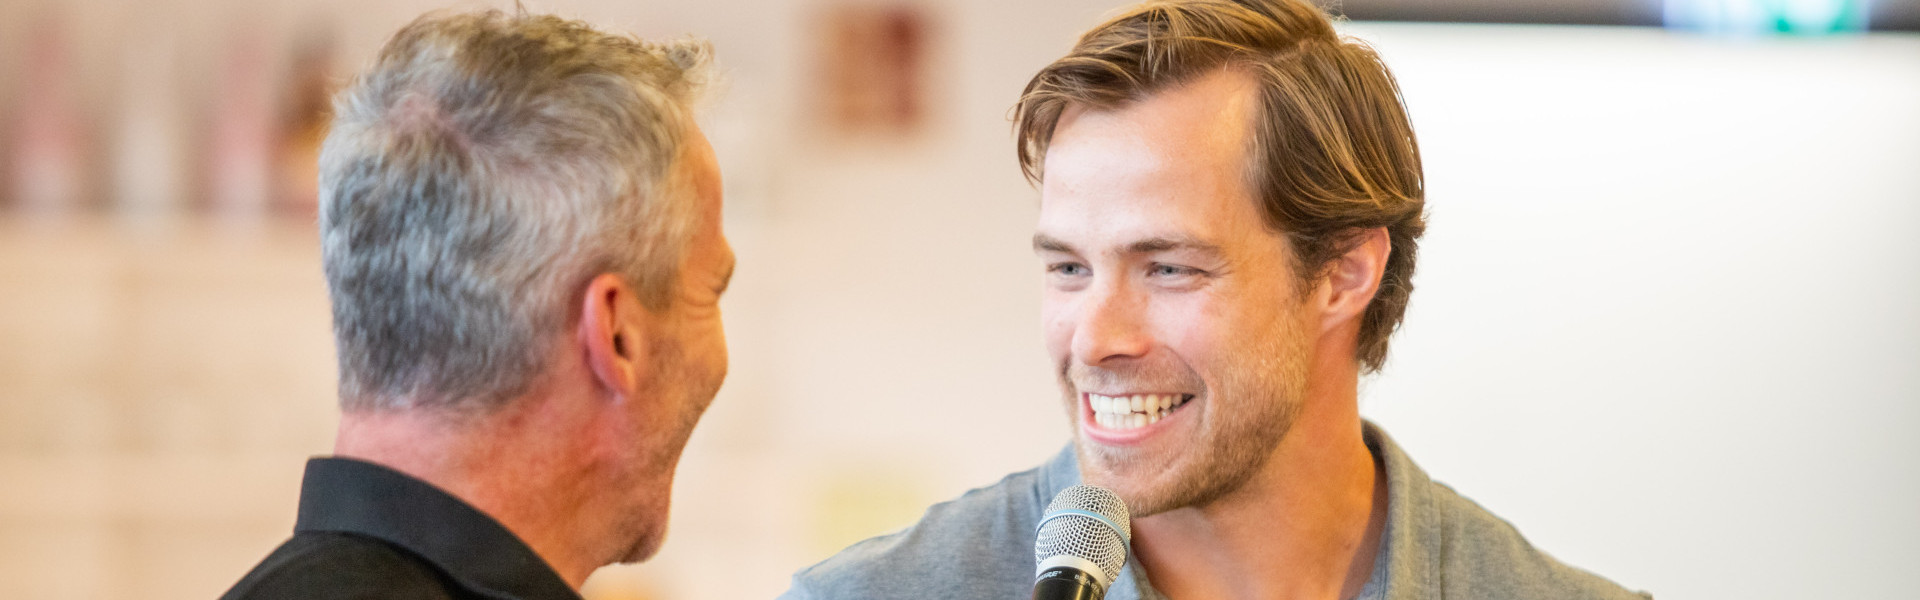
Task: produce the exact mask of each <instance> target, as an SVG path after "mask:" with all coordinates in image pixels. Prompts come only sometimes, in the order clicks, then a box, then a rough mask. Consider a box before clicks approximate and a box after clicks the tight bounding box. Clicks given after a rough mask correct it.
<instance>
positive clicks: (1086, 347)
mask: <svg viewBox="0 0 1920 600" xmlns="http://www.w3.org/2000/svg"><path fill="white" fill-rule="evenodd" d="M1086 293H1087V295H1086V296H1085V297H1084V299H1083V302H1084V304H1082V305H1081V310H1080V314H1079V321H1080V322H1079V323H1078V324H1076V326H1075V327H1074V334H1073V357H1074V360H1077V361H1080V362H1081V363H1082V364H1086V365H1094V366H1098V365H1104V364H1108V363H1110V362H1112V361H1115V360H1124V359H1130V358H1139V357H1141V356H1145V355H1146V353H1147V350H1148V348H1150V347H1151V346H1152V343H1151V340H1150V338H1149V336H1148V335H1147V327H1146V322H1145V318H1144V317H1145V308H1146V307H1145V301H1144V299H1143V298H1140V297H1138V296H1137V295H1135V294H1131V293H1129V292H1128V290H1126V289H1125V288H1124V287H1122V286H1119V285H1115V284H1114V283H1113V282H1109V283H1108V284H1106V285H1097V286H1094V287H1093V288H1092V289H1089V290H1087V292H1086Z"/></svg>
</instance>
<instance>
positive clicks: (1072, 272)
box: [1047, 263, 1087, 277]
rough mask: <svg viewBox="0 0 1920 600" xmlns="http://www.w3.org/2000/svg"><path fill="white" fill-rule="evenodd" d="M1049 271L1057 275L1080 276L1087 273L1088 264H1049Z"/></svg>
mask: <svg viewBox="0 0 1920 600" xmlns="http://www.w3.org/2000/svg"><path fill="white" fill-rule="evenodd" d="M1047 272H1049V273H1053V274H1055V275H1066V276H1069V277H1078V276H1081V275H1085V274H1087V266H1086V265H1083V264H1080V263H1054V264H1051V265H1047Z"/></svg>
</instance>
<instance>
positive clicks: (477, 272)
mask: <svg viewBox="0 0 1920 600" xmlns="http://www.w3.org/2000/svg"><path fill="white" fill-rule="evenodd" d="M710 56H711V49H710V47H709V46H708V45H707V44H706V43H704V42H700V41H695V40H683V41H676V42H670V43H653V42H646V41H642V40H639V39H636V38H633V37H630V36H619V35H610V34H606V33H602V32H599V31H595V30H594V29H593V28H591V27H589V26H587V25H586V24H584V23H580V22H577V21H567V20H563V19H560V18H557V17H552V16H544V15H528V14H526V13H524V12H520V13H517V14H512V15H508V14H505V13H502V12H499V11H487V12H473V13H436V14H428V15H427V16H423V17H421V18H420V19H418V20H416V21H414V22H413V23H412V24H409V25H407V26H406V27H405V28H403V29H401V30H400V31H399V33H396V34H394V36H393V39H391V40H389V41H388V42H387V45H386V47H384V48H382V49H381V51H380V55H379V56H378V57H377V58H375V59H374V61H373V64H372V65H371V66H370V67H368V69H367V70H366V71H365V72H363V73H361V74H360V75H359V76H358V77H356V78H355V79H354V81H353V82H352V83H351V84H350V85H349V86H348V87H347V89H345V90H343V91H342V92H341V93H340V94H339V95H338V96H337V97H336V98H335V100H334V113H335V116H334V119H333V125H332V131H331V132H330V133H329V134H328V136H327V140H326V144H325V146H324V147H323V148H322V150H321V154H320V233H321V246H322V256H323V263H324V266H325V270H326V277H327V291H328V293H329V295H330V296H331V298H332V300H333V331H334V340H335V344H336V351H337V352H338V353H339V362H340V402H341V406H342V408H343V409H345V410H348V411H354V410H366V409H405V408H414V407H423V408H446V409H453V410H456V411H460V412H474V411H479V412H485V411H489V410H491V409H494V408H498V407H500V406H502V405H504V404H505V403H506V402H507V401H508V400H511V399H513V398H515V397H518V396H519V395H521V394H523V393H525V392H526V391H527V390H528V389H529V388H530V387H531V386H533V385H534V384H535V383H536V382H537V381H538V379H539V377H540V376H541V374H542V373H543V372H544V371H545V369H546V362H547V356H548V355H549V354H550V353H551V351H552V349H553V344H554V343H556V341H557V340H559V339H561V338H562V337H563V336H564V335H565V332H566V328H567V326H568V324H570V323H573V322H575V319H577V318H578V315H579V308H578V307H577V306H575V302H574V300H576V299H577V298H576V295H577V294H578V292H579V290H580V289H581V288H582V287H583V286H584V285H585V283H586V282H587V281H588V280H590V279H592V278H593V277H594V276H596V275H598V274H600V273H609V272H610V273H616V274H619V275H621V276H624V277H626V278H627V279H628V281H629V282H631V283H632V284H633V285H634V286H635V287H636V288H637V289H638V290H639V294H640V298H641V302H642V303H643V304H644V305H645V306H646V307H647V308H648V309H649V310H666V309H667V307H668V306H669V305H670V304H671V302H672V300H671V291H672V288H673V285H674V282H675V280H676V279H677V278H678V276H679V266H680V262H681V257H682V255H683V254H684V252H685V246H686V243H687V238H688V236H689V235H690V232H691V230H692V221H694V220H695V219H697V218H698V216H697V215H698V212H697V211H696V210H695V207H694V206H693V205H692V198H691V196H692V194H691V193H689V192H688V191H686V190H683V189H680V188H682V187H684V186H683V185H681V184H677V183H675V182H674V181H673V180H674V179H675V178H674V177H672V175H671V174H672V173H673V171H672V169H673V165H674V164H675V162H676V161H677V160H678V159H679V157H680V154H681V150H682V148H683V142H684V141H685V137H686V135H687V133H688V132H689V131H691V129H692V126H693V115H692V106H693V104H694V103H695V102H696V101H697V98H698V96H699V95H700V94H701V93H702V89H703V88H704V87H705V85H704V84H705V80H706V78H707V73H708V72H709V68H708V64H709V62H710V60H709V58H710Z"/></svg>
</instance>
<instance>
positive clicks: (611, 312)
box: [579, 273, 653, 397]
mask: <svg viewBox="0 0 1920 600" xmlns="http://www.w3.org/2000/svg"><path fill="white" fill-rule="evenodd" d="M583 302H584V303H585V304H584V305H583V306H581V309H580V331H579V336H580V344H581V345H582V346H583V347H584V348H585V349H586V353H587V367H588V368H590V369H592V370H593V376H594V378H595V379H598V380H599V381H600V385H602V386H604V387H605V388H606V389H607V390H608V391H611V392H613V393H614V394H617V395H620V396H624V397H632V396H633V395H634V393H635V392H636V391H638V390H639V389H640V385H641V383H642V382H643V381H645V380H646V378H647V377H650V376H652V375H653V374H652V373H649V372H647V365H648V364H649V363H648V361H647V352H648V351H649V350H651V348H648V347H647V346H646V343H647V342H646V340H647V339H648V337H649V336H647V335H646V334H647V333H648V332H647V331H645V328H647V327H649V326H651V324H652V322H651V321H650V320H649V319H647V316H648V315H647V313H646V309H645V308H643V307H641V306H640V296H639V294H638V293H637V292H636V291H635V290H634V289H633V287H632V286H629V285H627V281H626V279H624V278H622V277H620V276H618V275H614V274H612V273H601V274H600V275H598V276H596V277H594V278H593V280H592V281H589V282H587V292H586V298H585V299H584V300H583Z"/></svg>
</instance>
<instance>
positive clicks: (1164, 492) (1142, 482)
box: [1079, 442, 1178, 519]
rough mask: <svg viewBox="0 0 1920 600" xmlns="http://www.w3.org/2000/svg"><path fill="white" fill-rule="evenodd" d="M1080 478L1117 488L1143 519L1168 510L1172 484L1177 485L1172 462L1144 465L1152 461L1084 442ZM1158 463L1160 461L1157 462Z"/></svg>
mask: <svg viewBox="0 0 1920 600" xmlns="http://www.w3.org/2000/svg"><path fill="white" fill-rule="evenodd" d="M1079 454H1080V478H1081V480H1082V482H1084V483H1086V484H1087V485H1092V486H1098V487H1103V488H1107V489H1109V490H1113V493H1115V494H1118V495H1119V496H1120V500H1121V501H1122V502H1125V503H1126V504H1127V514H1128V515H1129V516H1131V517H1133V518H1136V519H1137V518H1140V517H1146V516H1151V515H1154V514H1158V513H1161V512H1166V511H1167V510H1170V509H1172V508H1178V507H1177V506H1169V501H1170V500H1173V499H1172V498H1170V497H1169V496H1170V494H1169V492H1170V491H1171V490H1169V489H1168V488H1169V486H1174V487H1177V484H1178V482H1177V480H1178V478H1177V477H1172V476H1171V474H1172V473H1173V471H1174V470H1173V469H1169V468H1168V465H1160V464H1144V463H1146V462H1148V461H1142V460H1138V459H1137V458H1134V457H1128V456H1126V455H1125V454H1124V453H1120V452H1115V451H1113V449H1111V448H1103V447H1099V446H1098V445H1096V444H1093V443H1091V442H1082V443H1081V446H1080V448H1079ZM1155 462H1157V461H1155Z"/></svg>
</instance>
